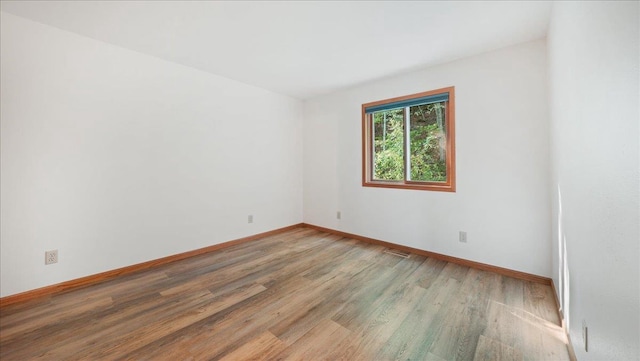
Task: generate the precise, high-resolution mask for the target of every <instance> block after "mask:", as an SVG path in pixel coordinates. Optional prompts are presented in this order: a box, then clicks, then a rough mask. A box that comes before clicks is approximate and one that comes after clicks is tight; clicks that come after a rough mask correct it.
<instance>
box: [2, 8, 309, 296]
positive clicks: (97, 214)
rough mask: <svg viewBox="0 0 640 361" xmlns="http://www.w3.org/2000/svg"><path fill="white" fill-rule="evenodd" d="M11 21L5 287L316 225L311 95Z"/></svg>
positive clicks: (5, 87) (5, 29)
mask: <svg viewBox="0 0 640 361" xmlns="http://www.w3.org/2000/svg"><path fill="white" fill-rule="evenodd" d="M1 20H2V21H1V23H2V24H1V26H2V28H1V36H2V38H1V42H0V43H1V53H2V62H1V79H2V81H1V83H2V84H1V87H2V88H1V91H2V98H1V99H2V100H1V102H2V103H1V108H2V109H1V112H2V113H1V118H2V125H1V127H2V128H1V137H2V138H1V147H2V148H1V162H2V174H1V177H2V178H1V184H2V190H1V192H2V193H1V197H2V205H1V207H2V208H1V214H2V215H1V217H2V219H1V224H2V231H1V242H0V253H1V259H0V277H1V279H0V282H1V285H2V287H1V293H0V295H2V296H6V295H11V294H15V293H18V292H22V291H26V290H30V289H34V288H38V287H41V286H45V285H50V284H54V283H59V282H62V281H66V280H70V279H75V278H78V277H82V276H87V275H91V274H95V273H99V272H103V271H107V270H112V269H115V268H119V267H123V266H128V265H132V264H135V263H139V262H144V261H148V260H152V259H156V258H160V257H164V256H168V255H173V254H176V253H180V252H184V251H189V250H193V249H197V248H201V247H205V246H209V245H213V244H216V243H220V242H223V241H228V240H231V239H235V238H239V237H244V236H247V235H251V234H256V233H260V232H263V231H267V230H272V229H275V228H279V227H284V226H288V225H291V224H295V223H299V222H301V221H302V143H301V140H302V122H301V115H302V104H301V102H300V101H298V100H295V99H292V98H289V97H286V96H282V95H278V94H274V93H272V92H269V91H266V90H263V89H259V88H255V87H252V86H247V85H245V84H242V83H239V82H236V81H232V80H229V79H226V78H221V77H216V76H213V75H211V74H208V73H204V72H201V71H197V70H194V69H191V68H188V67H184V66H180V65H176V64H173V63H170V62H167V61H164V60H159V59H157V58H154V57H151V56H147V55H142V54H140V53H136V52H132V51H128V50H125V49H122V48H118V47H115V46H112V45H107V44H105V43H102V42H99V41H95V40H92V39H89V38H85V37H81V36H78V35H74V34H72V33H68V32H65V31H61V30H58V29H55V28H52V27H49V26H45V25H41V24H38V23H35V22H32V21H28V20H24V19H22V18H19V17H16V16H13V15H9V14H6V13H2V19H1ZM249 214H253V215H254V223H252V224H248V223H247V216H248V215H249ZM51 249H58V250H59V260H60V262H59V263H58V264H55V265H49V266H45V265H44V252H45V251H46V250H51ZM45 267H46V268H45Z"/></svg>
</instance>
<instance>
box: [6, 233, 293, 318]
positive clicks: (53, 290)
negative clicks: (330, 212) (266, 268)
mask: <svg viewBox="0 0 640 361" xmlns="http://www.w3.org/2000/svg"><path fill="white" fill-rule="evenodd" d="M303 225H304V223H298V224H294V225H291V226H287V227H282V228H278V229H274V230H271V231H267V232H262V233H258V234H254V235H251V236H247V237H243V238H238V239H234V240H231V241H227V242H223V243H219V244H214V245H212V246H208V247H204V248H199V249H195V250H193V251H188V252H184V253H178V254H175V255H172V256H167V257H163V258H158V259H154V260H151V261H147V262H142V263H137V264H134V265H131V266H126V267H122V268H118V269H114V270H111V271H106V272H102V273H97V274H94V275H90V276H86V277H81V278H76V279H73V280H70V281H65V282H62V283H58V284H54V285H51V286H45V287H41V288H37V289H34V290H30V291H26V292H22V293H17V294H15V295H10V296H5V297H2V298H0V308H2V307H4V306H8V305H11V304H14V303H17V302H24V301H29V300H32V299H35V298H39V297H44V296H50V295H53V294H57V293H62V292H65V291H69V290H72V289H77V288H81V287H86V286H90V285H94V284H97V283H100V282H104V281H106V280H109V279H112V278H114V277H118V276H122V275H126V274H129V273H133V272H138V271H142V270H146V269H149V268H152V267H157V266H160V265H165V264H167V263H171V262H176V261H179V260H183V259H185V258H190V257H195V256H199V255H201V254H205V253H209V252H213V251H217V250H220V249H223V248H227V247H231V246H235V245H237V244H241V243H245V242H249V241H254V240H256V239H259V238H265V237H269V236H273V235H276V234H279V233H283V232H286V231H290V230H292V229H296V228H301V227H303Z"/></svg>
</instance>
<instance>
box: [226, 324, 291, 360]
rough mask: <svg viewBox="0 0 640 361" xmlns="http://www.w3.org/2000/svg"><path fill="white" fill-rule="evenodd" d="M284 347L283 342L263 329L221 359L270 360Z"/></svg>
mask: <svg viewBox="0 0 640 361" xmlns="http://www.w3.org/2000/svg"><path fill="white" fill-rule="evenodd" d="M285 348H286V345H285V344H284V342H282V341H280V339H279V338H277V337H276V336H274V335H273V334H272V333H271V332H269V331H265V332H263V333H261V334H260V335H259V336H258V337H256V338H254V339H253V340H251V341H249V342H247V343H245V344H244V345H242V346H240V347H239V348H237V349H235V350H234V351H233V352H231V353H229V354H227V355H226V356H224V357H222V358H221V359H220V360H221V361H236V360H246V361H253V360H256V361H257V360H272V359H274V358H275V356H276V355H277V354H279V353H281V352H282V351H283V350H284V349H285Z"/></svg>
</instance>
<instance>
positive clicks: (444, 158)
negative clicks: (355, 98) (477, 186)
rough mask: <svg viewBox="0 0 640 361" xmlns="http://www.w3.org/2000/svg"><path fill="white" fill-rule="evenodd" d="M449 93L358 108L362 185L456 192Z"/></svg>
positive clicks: (451, 96) (430, 93)
mask: <svg viewBox="0 0 640 361" xmlns="http://www.w3.org/2000/svg"><path fill="white" fill-rule="evenodd" d="M454 125H455V122H454V88H453V87H449V88H443V89H437V90H433V91H428V92H424V93H419V94H413V95H407V96H403V97H398V98H393V99H386V100H381V101H377V102H372V103H367V104H363V105H362V185H363V186H365V187H386V188H405V189H419V190H432V191H445V192H455V144H454V142H455V127H454Z"/></svg>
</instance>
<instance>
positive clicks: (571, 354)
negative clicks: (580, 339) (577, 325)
mask: <svg viewBox="0 0 640 361" xmlns="http://www.w3.org/2000/svg"><path fill="white" fill-rule="evenodd" d="M551 290H552V291H553V297H554V299H555V301H556V310H558V319H559V320H560V323H561V324H562V330H564V333H565V335H566V336H567V349H568V350H569V359H570V360H571V361H578V358H577V357H576V351H575V350H574V349H573V343H572V342H571V336H570V334H569V330H568V329H567V323H566V322H565V321H564V315H563V314H562V310H561V309H560V300H559V299H558V292H557V289H556V284H555V283H553V279H552V280H551Z"/></svg>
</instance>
